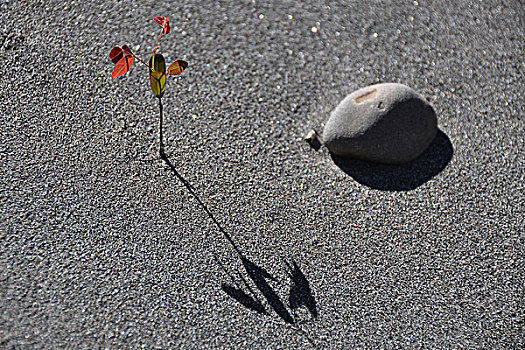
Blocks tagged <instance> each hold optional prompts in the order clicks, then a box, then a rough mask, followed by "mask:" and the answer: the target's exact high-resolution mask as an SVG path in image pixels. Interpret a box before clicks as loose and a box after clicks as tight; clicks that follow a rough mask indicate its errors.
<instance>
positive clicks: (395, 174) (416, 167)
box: [330, 130, 454, 191]
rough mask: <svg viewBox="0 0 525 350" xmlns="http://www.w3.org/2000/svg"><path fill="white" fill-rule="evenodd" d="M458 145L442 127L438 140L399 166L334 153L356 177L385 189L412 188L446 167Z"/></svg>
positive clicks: (343, 168) (376, 187) (343, 167)
mask: <svg viewBox="0 0 525 350" xmlns="http://www.w3.org/2000/svg"><path fill="white" fill-rule="evenodd" d="M453 154H454V147H453V146H452V143H451V142H450V139H449V138H448V136H447V135H446V134H445V133H443V132H442V131H441V130H438V132H437V134H436V137H435V138H434V141H432V143H431V144H430V146H428V148H427V149H426V150H425V151H424V152H423V154H421V155H420V156H419V157H418V158H416V159H415V160H413V161H411V162H408V163H404V164H397V165H387V164H379V163H373V162H368V161H364V160H360V159H355V158H349V157H342V156H338V155H335V154H333V153H331V154H330V155H331V157H332V160H333V161H334V163H335V164H336V165H337V166H338V167H339V168H341V170H343V171H344V172H345V173H346V174H348V175H350V176H351V177H352V178H353V179H354V180H356V181H357V182H359V183H360V184H363V185H365V186H368V187H370V188H373V189H377V190H383V191H410V190H413V189H416V188H417V187H419V186H421V185H422V184H424V183H425V182H427V181H428V180H430V179H432V178H433V177H434V176H436V175H437V174H439V173H440V172H441V171H442V170H443V169H445V168H446V166H447V164H448V163H449V162H450V160H451V159H452V156H453Z"/></svg>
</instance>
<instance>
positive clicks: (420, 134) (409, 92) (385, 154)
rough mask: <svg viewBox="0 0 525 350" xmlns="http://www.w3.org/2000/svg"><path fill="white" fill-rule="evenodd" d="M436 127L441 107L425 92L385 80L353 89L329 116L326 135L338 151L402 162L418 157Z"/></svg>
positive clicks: (428, 143) (358, 156) (335, 152)
mask: <svg viewBox="0 0 525 350" xmlns="http://www.w3.org/2000/svg"><path fill="white" fill-rule="evenodd" d="M436 133H437V119H436V113H435V112H434V109H433V108H432V106H431V105H430V104H429V103H428V102H427V101H426V100H425V99H424V98H423V97H422V96H421V95H419V94H418V93H417V92H415V91H414V90H413V89H411V88H409V87H408V86H406V85H402V84H395V83H385V84H376V85H371V86H368V87H365V88H362V89H359V90H357V91H354V92H353V93H351V94H350V95H348V96H347V97H346V98H345V99H344V100H343V101H342V102H341V103H340V104H339V105H338V106H337V108H336V109H335V111H334V112H333V113H332V115H331V116H330V118H329V119H328V121H327V123H326V126H325V128H324V131H323V141H324V144H325V146H326V147H327V148H328V149H329V150H330V152H332V153H334V154H337V155H342V156H350V157H355V158H360V159H364V160H368V161H372V162H378V163H386V164H398V163H405V162H408V161H411V160H414V159H415V158H417V157H418V156H419V155H420V154H421V153H423V151H424V150H425V149H426V148H427V147H428V146H429V145H430V143H431V142H432V140H433V139H434V137H435V136H436Z"/></svg>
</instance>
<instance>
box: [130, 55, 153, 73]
mask: <svg viewBox="0 0 525 350" xmlns="http://www.w3.org/2000/svg"><path fill="white" fill-rule="evenodd" d="M131 56H133V57H134V58H136V59H137V60H138V61H139V62H140V63H142V64H143V65H145V66H146V67H148V68H149V69H150V70H152V69H151V67H150V66H149V65H147V64H146V62H144V61H143V60H141V59H140V57H138V56H136V55H135V54H134V53H133V52H132V53H131Z"/></svg>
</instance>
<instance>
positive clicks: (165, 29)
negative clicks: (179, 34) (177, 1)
mask: <svg viewBox="0 0 525 350" xmlns="http://www.w3.org/2000/svg"><path fill="white" fill-rule="evenodd" d="M170 30H171V28H170V18H169V17H168V18H166V22H164V29H163V30H162V32H163V33H164V35H166V34H168V33H169V32H170Z"/></svg>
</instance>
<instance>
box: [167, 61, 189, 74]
mask: <svg viewBox="0 0 525 350" xmlns="http://www.w3.org/2000/svg"><path fill="white" fill-rule="evenodd" d="M187 67H188V63H187V62H186V61H183V60H177V61H175V62H173V63H172V64H171V65H170V66H169V67H168V75H179V74H180V73H182V72H183V71H184V70H185V69H186V68H187Z"/></svg>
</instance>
